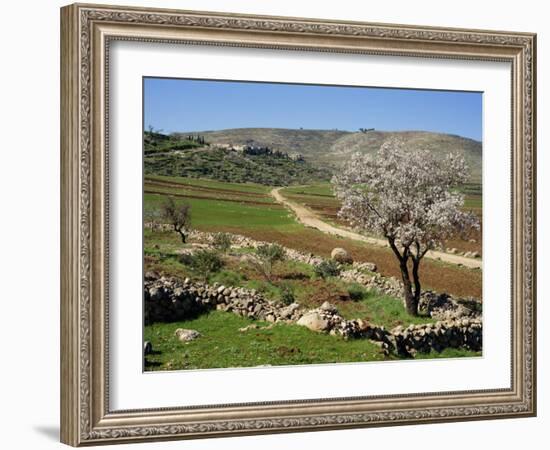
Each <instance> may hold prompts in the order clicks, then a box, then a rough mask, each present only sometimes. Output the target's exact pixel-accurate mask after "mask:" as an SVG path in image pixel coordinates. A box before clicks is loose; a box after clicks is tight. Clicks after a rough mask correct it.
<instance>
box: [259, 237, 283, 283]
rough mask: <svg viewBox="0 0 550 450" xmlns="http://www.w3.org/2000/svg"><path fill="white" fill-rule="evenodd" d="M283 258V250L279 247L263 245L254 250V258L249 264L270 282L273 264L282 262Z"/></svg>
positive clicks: (276, 245)
mask: <svg viewBox="0 0 550 450" xmlns="http://www.w3.org/2000/svg"><path fill="white" fill-rule="evenodd" d="M285 257H286V252H285V249H284V248H283V247H281V246H280V245H278V244H264V245H260V246H259V247H258V248H257V249H256V255H255V258H254V259H253V260H252V261H251V262H252V264H253V265H254V266H255V267H256V269H258V270H259V271H260V272H261V273H262V275H263V276H264V277H265V279H266V280H267V281H271V279H272V275H273V268H274V267H275V264H276V263H277V262H279V261H282V260H284V259H285Z"/></svg>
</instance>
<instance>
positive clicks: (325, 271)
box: [313, 259, 341, 279]
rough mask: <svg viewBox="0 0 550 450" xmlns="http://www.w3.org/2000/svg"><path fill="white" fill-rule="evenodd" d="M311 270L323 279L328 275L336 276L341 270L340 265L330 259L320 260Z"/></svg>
mask: <svg viewBox="0 0 550 450" xmlns="http://www.w3.org/2000/svg"><path fill="white" fill-rule="evenodd" d="M313 270H314V272H315V275H317V276H318V277H321V278H323V279H325V278H328V277H337V276H338V275H340V272H341V270H340V265H339V264H338V263H337V262H336V261H334V260H332V259H327V260H325V261H323V262H320V263H319V264H317V265H316V266H315V267H314V269H313Z"/></svg>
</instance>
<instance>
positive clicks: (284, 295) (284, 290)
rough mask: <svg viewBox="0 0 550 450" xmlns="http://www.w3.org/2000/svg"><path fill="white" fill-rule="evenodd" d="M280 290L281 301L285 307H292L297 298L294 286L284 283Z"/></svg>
mask: <svg viewBox="0 0 550 450" xmlns="http://www.w3.org/2000/svg"><path fill="white" fill-rule="evenodd" d="M279 289H280V290H281V301H282V302H283V303H284V304H285V305H290V304H291V303H294V302H295V300H296V298H295V297H294V286H292V285H291V284H289V283H284V284H281V286H279Z"/></svg>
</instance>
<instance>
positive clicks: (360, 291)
mask: <svg viewBox="0 0 550 450" xmlns="http://www.w3.org/2000/svg"><path fill="white" fill-rule="evenodd" d="M348 295H349V298H350V299H352V300H354V301H357V300H362V299H363V297H364V296H365V288H364V287H363V286H361V285H360V284H355V283H354V284H351V285H349V286H348Z"/></svg>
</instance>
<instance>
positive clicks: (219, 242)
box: [212, 233, 233, 253]
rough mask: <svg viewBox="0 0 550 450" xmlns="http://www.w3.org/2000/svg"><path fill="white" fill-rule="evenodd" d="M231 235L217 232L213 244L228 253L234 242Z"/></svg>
mask: <svg viewBox="0 0 550 450" xmlns="http://www.w3.org/2000/svg"><path fill="white" fill-rule="evenodd" d="M232 241H233V240H232V239H231V236H230V235H229V234H227V233H216V234H215V235H214V239H213V241H212V245H213V246H214V248H215V249H217V250H219V251H220V252H223V253H226V252H227V251H228V250H229V249H230V248H231V244H232Z"/></svg>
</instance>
